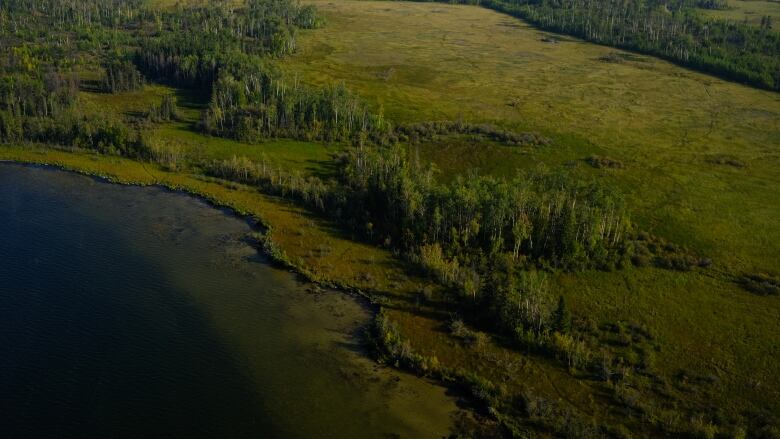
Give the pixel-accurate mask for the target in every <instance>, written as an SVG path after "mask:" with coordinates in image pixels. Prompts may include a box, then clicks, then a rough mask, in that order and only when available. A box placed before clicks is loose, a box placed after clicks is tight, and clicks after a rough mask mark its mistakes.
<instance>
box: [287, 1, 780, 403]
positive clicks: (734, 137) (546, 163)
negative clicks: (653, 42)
mask: <svg viewBox="0 0 780 439" xmlns="http://www.w3.org/2000/svg"><path fill="white" fill-rule="evenodd" d="M314 4H316V5H317V7H318V8H319V10H320V11H321V12H322V13H323V14H324V16H325V17H326V19H327V26H325V27H324V28H323V29H318V30H315V31H304V32H302V34H301V36H300V38H299V51H298V53H297V54H296V55H294V56H293V57H291V58H290V59H288V60H285V61H284V62H282V63H281V65H282V67H283V68H284V69H285V70H286V72H287V73H288V74H290V75H299V76H300V77H301V78H302V79H303V80H304V81H306V82H310V83H316V84H328V83H334V82H343V83H345V84H346V86H347V87H348V88H350V89H353V90H355V91H357V92H358V93H359V94H360V95H361V96H363V97H364V98H366V99H368V100H369V101H370V102H372V103H373V105H374V106H375V108H377V109H382V110H383V111H384V114H385V115H386V116H387V117H388V118H389V119H391V120H392V121H394V122H396V123H407V122H415V121H421V120H444V119H449V120H453V119H461V120H465V121H471V122H490V123H494V124H497V125H500V126H503V127H506V128H510V129H513V130H517V131H534V132H539V133H542V134H544V135H546V136H548V137H550V138H552V139H553V143H552V145H550V146H545V147H507V146H502V145H498V144H492V143H484V142H474V141H471V140H469V139H464V138H442V139H437V140H436V141H432V142H428V143H424V144H421V145H418V146H412V147H410V153H411V154H414V155H416V156H417V157H420V158H421V159H422V160H429V161H432V162H434V163H436V164H437V165H438V168H439V170H440V179H445V180H446V179H451V178H454V176H455V175H458V174H461V175H462V174H465V173H467V172H473V171H474V170H476V171H477V172H479V173H482V174H495V175H505V176H506V175H513V174H514V173H516V172H517V170H518V169H529V168H531V169H533V168H537V167H546V168H548V169H558V168H564V169H569V170H570V172H572V173H574V175H577V176H579V177H581V178H583V179H596V180H600V181H602V182H604V183H605V184H608V185H612V186H616V187H618V188H620V190H621V191H622V192H623V193H624V194H625V195H626V196H627V199H628V202H629V205H630V210H631V212H632V219H633V220H634V221H636V222H637V223H638V225H639V227H641V228H642V229H644V230H647V231H649V232H651V233H653V234H656V235H659V236H662V237H664V238H665V239H667V240H669V241H672V242H674V243H677V244H680V245H684V246H686V247H688V248H689V249H690V250H692V251H693V252H695V253H696V254H698V255H701V256H702V257H707V258H711V259H712V261H713V266H712V268H710V269H707V270H702V271H700V272H693V273H678V272H673V271H665V270H659V269H652V268H638V269H629V270H625V271H621V272H614V273H608V272H589V273H581V274H559V275H555V276H554V280H553V281H554V284H555V285H556V287H557V288H559V289H560V291H561V292H562V293H564V294H565V295H566V297H567V299H570V300H571V303H572V304H573V306H574V308H575V309H576V313H580V314H582V315H586V316H589V317H590V318H592V319H594V320H595V321H596V322H607V321H625V322H638V323H641V324H643V325H647V326H648V327H649V328H651V332H652V333H653V334H654V336H655V337H656V338H657V340H658V344H659V346H660V349H658V352H656V353H655V356H656V359H657V365H658V367H659V368H660V369H661V370H663V372H664V373H665V374H668V376H672V375H674V374H679V373H681V372H682V373H688V374H693V375H699V376H704V375H711V374H712V375H714V376H716V377H717V380H718V384H717V385H715V386H713V389H711V390H708V391H707V392H706V396H703V395H693V394H691V395H688V396H685V398H689V399H693V400H699V402H700V403H701V404H702V405H704V406H706V404H707V400H708V399H711V398H715V400H717V402H718V405H719V406H720V407H730V408H734V409H738V410H739V409H744V408H746V407H749V406H751V405H753V404H757V405H758V406H763V407H768V408H772V409H773V410H780V379H778V376H779V375H778V372H779V371H780V370H779V369H778V366H777V364H776V362H774V361H772V360H771V359H772V358H777V356H778V355H779V354H780V350H779V348H778V347H780V333H779V332H778V328H779V327H780V326H779V325H780V300H778V298H777V297H759V296H755V295H752V294H751V293H748V292H747V291H745V290H743V289H741V288H740V287H739V286H738V285H737V284H736V283H735V282H734V278H735V276H738V275H741V274H742V273H752V272H770V273H777V272H778V271H780V224H779V223H778V218H780V196H779V195H778V188H779V187H780V172H778V169H780V150H779V149H778V147H780V95H778V94H776V93H771V92H765V91H760V90H756V89H753V88H750V87H746V86H742V85H739V84H734V83H730V82H726V81H722V80H719V79H716V78H713V77H710V76H707V75H704V74H699V73H696V72H692V71H689V70H685V69H682V68H680V67H677V66H674V65H672V64H669V63H667V62H664V61H661V60H658V59H654V58H651V57H646V56H642V55H635V54H630V53H626V52H620V51H617V50H615V49H613V48H609V47H602V46H598V45H594V44H589V43H584V42H581V41H577V40H574V39H572V38H568V37H563V36H553V35H549V34H547V33H545V32H540V31H538V30H536V29H534V28H532V27H530V26H528V25H527V24H525V23H523V22H521V21H518V20H515V19H513V18H511V17H507V16H504V15H501V14H498V13H496V12H493V11H490V10H485V9H480V8H477V7H470V6H453V5H444V4H436V3H398V2H371V1H328V2H326V1H321V2H314ZM593 154H595V155H599V156H604V157H609V158H611V159H613V160H616V161H619V162H620V163H622V164H623V166H622V167H621V168H617V169H609V168H600V169H597V168H594V167H592V166H590V165H589V164H588V163H586V162H585V161H584V160H583V159H584V158H586V157H588V156H590V155H593ZM431 348H433V347H431Z"/></svg>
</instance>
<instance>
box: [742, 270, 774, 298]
mask: <svg viewBox="0 0 780 439" xmlns="http://www.w3.org/2000/svg"><path fill="white" fill-rule="evenodd" d="M740 285H742V287H743V288H745V289H746V290H748V291H750V292H752V293H755V294H758V295H761V296H770V295H771V296H776V295H778V294H780V279H778V278H777V277H774V276H770V275H768V274H764V273H753V274H746V275H744V276H743V277H742V279H740Z"/></svg>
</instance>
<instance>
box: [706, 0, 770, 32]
mask: <svg viewBox="0 0 780 439" xmlns="http://www.w3.org/2000/svg"><path fill="white" fill-rule="evenodd" d="M727 3H728V5H729V9H723V10H715V9H707V10H702V13H703V14H704V15H705V16H707V17H710V18H715V19H718V20H729V21H739V22H742V21H747V22H748V23H750V24H754V25H756V26H759V25H760V24H761V19H762V18H763V17H767V16H769V17H772V20H773V21H774V23H775V25H774V26H773V29H774V31H775V32H777V31H778V29H780V25H778V24H777V23H778V21H780V2H777V1H762V0H728V2H727Z"/></svg>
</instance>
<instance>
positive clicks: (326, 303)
mask: <svg viewBox="0 0 780 439" xmlns="http://www.w3.org/2000/svg"><path fill="white" fill-rule="evenodd" d="M250 231H251V230H250V227H249V226H248V224H247V223H246V222H245V221H243V220H241V219H238V218H235V217H233V216H230V215H228V214H227V213H225V212H223V211H221V210H218V209H214V208H212V207H210V206H208V205H207V204H205V203H204V202H202V201H200V200H198V199H195V198H193V197H189V196H186V195H182V194H175V193H171V192H169V191H165V190H163V189H159V188H139V187H128V186H119V185H111V184H108V183H104V182H100V181H97V180H95V179H92V178H89V177H84V176H80V175H76V174H72V173H67V172H62V171H57V170H52V169H44V168H38V167H27V166H20V165H12V164H0V436H2V437H10V438H16V437H19V438H21V437H24V438H34V437H52V438H70V437H79V438H120V437H128V438H143V437H147V438H151V437H166V438H179V437H181V438H185V437H186V438H197V437H223V438H242V437H258V438H259V437H263V438H275V437H334V438H335V437H338V438H343V437H384V436H387V435H395V434H398V435H400V436H402V437H437V436H441V435H442V434H445V433H446V431H447V429H448V427H449V425H450V414H451V412H452V410H454V405H453V402H452V400H451V399H449V398H448V397H446V396H445V394H444V390H443V389H441V388H440V387H437V386H434V385H432V384H430V383H427V382H425V381H423V380H419V379H416V378H414V377H410V376H407V375H403V374H398V373H397V372H394V371H390V370H387V369H383V368H378V367H377V366H375V365H374V364H373V363H372V362H371V361H369V360H368V359H367V358H365V356H364V355H362V354H361V353H360V352H359V349H358V342H357V339H356V337H355V336H354V333H355V332H356V331H358V330H359V328H360V327H361V326H362V325H365V324H366V322H367V321H368V319H369V318H370V315H369V313H368V312H367V311H366V310H365V309H364V308H363V307H361V306H360V304H358V303H357V302H356V301H355V300H354V299H352V298H349V297H347V296H345V295H343V294H340V293H333V292H325V293H312V292H310V290H311V289H310V287H309V286H308V285H306V284H304V283H302V282H300V281H299V280H297V279H295V277H294V276H293V275H291V274H290V273H287V272H285V271H282V270H278V269H275V268H273V267H271V266H269V265H268V264H267V261H266V260H265V259H264V258H263V257H262V256H260V255H258V254H257V252H256V251H254V250H253V249H252V248H251V247H250V246H248V245H247V244H245V243H244V242H243V241H242V238H243V237H244V236H245V235H246V234H247V233H248V232H250Z"/></svg>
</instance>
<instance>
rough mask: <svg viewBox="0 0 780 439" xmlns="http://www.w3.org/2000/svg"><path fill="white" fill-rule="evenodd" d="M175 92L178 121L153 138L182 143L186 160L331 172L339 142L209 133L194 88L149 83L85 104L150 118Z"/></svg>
mask: <svg viewBox="0 0 780 439" xmlns="http://www.w3.org/2000/svg"><path fill="white" fill-rule="evenodd" d="M165 95H175V97H176V101H177V105H178V111H179V120H177V121H173V122H166V123H161V124H154V125H153V127H152V129H151V130H150V133H151V134H150V140H151V141H152V142H156V143H163V144H168V145H173V146H178V147H180V148H181V149H182V150H183V151H184V152H185V154H186V155H187V157H188V159H190V160H192V161H195V162H197V161H201V160H225V159H230V158H231V157H233V156H237V157H242V156H243V157H247V158H248V159H250V160H253V161H257V162H262V161H266V162H267V163H269V164H271V165H274V166H279V167H281V168H282V169H285V170H287V171H298V172H301V173H304V174H311V175H318V176H321V177H323V176H325V177H327V176H328V175H329V173H330V166H331V162H332V160H331V155H332V154H333V153H335V152H337V151H339V150H340V148H341V147H340V146H339V145H324V144H321V143H315V142H305V141H298V140H290V139H271V140H267V141H264V142H262V143H259V144H250V143H242V142H236V141H233V140H230V139H224V138H219V137H212V136H207V135H204V134H202V133H200V132H199V130H198V128H197V126H196V125H197V123H198V121H199V120H200V114H201V111H202V110H203V108H204V106H205V104H204V101H203V99H204V98H203V97H201V96H198V95H197V94H196V92H194V91H187V90H181V89H174V88H171V87H167V86H164V85H158V84H151V85H147V86H145V87H144V88H143V89H142V90H137V91H131V92H124V93H116V94H108V93H89V92H85V93H82V100H83V105H85V106H87V107H89V108H91V109H92V111H96V112H105V111H108V112H111V113H112V114H113V115H115V116H117V117H120V118H128V117H129V118H136V119H138V118H140V119H143V118H145V117H146V114H147V112H148V111H149V109H150V108H152V106H154V105H159V103H160V101H161V100H162V98H163V96H165Z"/></svg>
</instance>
